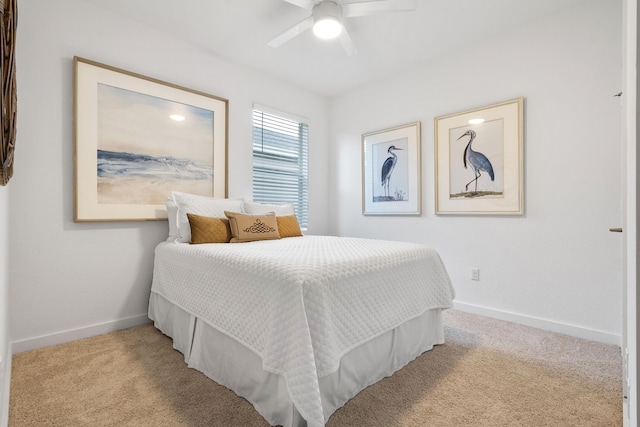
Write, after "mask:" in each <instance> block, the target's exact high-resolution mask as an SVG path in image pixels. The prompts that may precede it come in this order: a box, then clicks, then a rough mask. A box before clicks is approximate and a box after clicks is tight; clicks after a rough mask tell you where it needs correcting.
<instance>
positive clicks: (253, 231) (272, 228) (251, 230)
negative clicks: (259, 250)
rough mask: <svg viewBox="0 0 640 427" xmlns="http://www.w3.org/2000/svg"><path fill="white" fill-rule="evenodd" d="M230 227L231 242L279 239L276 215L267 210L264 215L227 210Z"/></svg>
mask: <svg viewBox="0 0 640 427" xmlns="http://www.w3.org/2000/svg"><path fill="white" fill-rule="evenodd" d="M224 214H225V215H226V216H227V218H229V227H230V228H231V235H232V238H231V240H230V242H231V243H240V242H253V241H255V240H273V239H279V238H280V233H279V232H278V222H277V220H276V215H275V213H273V212H269V213H268V214H264V215H248V214H242V213H238V212H227V211H225V212H224Z"/></svg>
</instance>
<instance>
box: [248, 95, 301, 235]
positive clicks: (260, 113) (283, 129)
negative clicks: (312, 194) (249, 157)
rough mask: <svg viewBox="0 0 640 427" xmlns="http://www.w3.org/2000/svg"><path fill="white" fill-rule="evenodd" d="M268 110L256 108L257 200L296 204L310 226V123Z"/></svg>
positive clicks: (254, 179)
mask: <svg viewBox="0 0 640 427" xmlns="http://www.w3.org/2000/svg"><path fill="white" fill-rule="evenodd" d="M264 110H265V108H261V107H258V106H255V107H254V110H253V200H254V201H256V202H261V203H293V204H294V207H295V211H296V216H297V218H298V223H299V224H300V227H303V228H304V227H307V222H308V212H307V211H308V202H307V199H308V197H307V196H308V194H307V193H308V190H307V187H308V154H307V153H308V146H309V125H308V124H307V123H304V122H302V121H301V120H299V119H294V118H291V117H290V116H289V117H282V116H283V115H286V114H281V113H275V114H273V113H272V112H265V111H264Z"/></svg>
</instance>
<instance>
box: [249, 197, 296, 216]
mask: <svg viewBox="0 0 640 427" xmlns="http://www.w3.org/2000/svg"><path fill="white" fill-rule="evenodd" d="M242 211H243V212H244V213H247V214H251V215H264V214H267V213H269V212H275V214H276V216H288V215H295V209H294V208H293V203H283V204H281V205H277V204H272V203H258V202H250V201H248V200H245V201H244V202H242Z"/></svg>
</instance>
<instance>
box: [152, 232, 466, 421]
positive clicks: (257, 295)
mask: <svg viewBox="0 0 640 427" xmlns="http://www.w3.org/2000/svg"><path fill="white" fill-rule="evenodd" d="M155 255H156V258H155V266H154V275H153V285H152V289H151V290H152V292H155V293H157V294H159V295H161V296H163V297H164V298H166V299H167V300H169V301H171V302H172V303H174V304H176V305H177V306H179V307H181V308H182V309H183V310H185V311H187V312H189V313H191V314H192V315H194V316H197V317H198V318H200V319H202V320H203V321H205V322H207V323H208V324H209V325H210V326H212V327H214V328H216V329H217V330H219V331H221V332H223V333H225V334H227V335H229V336H231V337H233V338H235V339H236V340H238V341H240V342H241V343H243V344H244V345H246V346H247V347H248V348H250V349H251V350H253V351H254V352H255V353H256V354H257V355H258V356H260V357H261V358H262V361H263V366H264V369H265V370H267V371H269V372H274V373H277V374H280V375H283V376H284V378H285V379H286V382H287V385H288V387H289V392H290V394H291V398H292V401H293V402H294V404H295V405H296V408H297V409H298V411H299V412H300V414H301V415H302V416H303V417H304V418H305V419H306V420H307V423H308V425H309V426H310V427H316V426H318V427H319V426H322V425H324V423H325V420H324V417H323V412H322V405H321V400H320V393H319V388H318V378H319V377H323V376H325V375H328V374H330V373H332V372H335V371H336V370H337V369H338V367H339V363H340V358H341V357H342V356H343V355H344V354H345V353H347V352H348V351H349V350H350V349H352V348H354V347H355V346H358V345H359V344H361V343H363V342H366V341H368V340H370V339H372V338H373V337H376V336H378V335H380V334H382V333H384V332H386V331H389V330H391V329H393V328H395V327H396V326H398V325H400V324H401V323H403V322H405V321H406V320H409V319H411V318H414V317H416V316H418V315H420V314H422V313H424V312H425V311H426V310H428V309H432V308H450V307H452V305H453V297H454V290H453V287H452V286H451V281H450V279H449V276H448V274H447V272H446V270H445V268H444V265H443V263H442V261H441V259H440V257H439V255H438V253H437V252H436V251H434V250H433V249H430V248H428V247H426V246H423V245H418V244H412V243H403V242H392V241H383V240H371V239H359V238H345V237H330V236H304V237H295V238H286V239H281V240H269V241H258V242H251V243H235V244H206V245H189V244H185V243H172V242H163V243H161V244H160V245H158V247H157V248H156V254H155Z"/></svg>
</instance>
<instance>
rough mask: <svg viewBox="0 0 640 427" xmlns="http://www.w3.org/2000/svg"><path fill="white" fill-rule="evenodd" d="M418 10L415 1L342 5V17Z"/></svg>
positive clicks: (397, 0) (378, 0) (378, 1)
mask: <svg viewBox="0 0 640 427" xmlns="http://www.w3.org/2000/svg"><path fill="white" fill-rule="evenodd" d="M414 10H416V1H415V0H376V1H367V2H361V3H347V4H343V5H342V16H345V17H352V16H368V15H377V14H379V13H389V12H411V11H414Z"/></svg>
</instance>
